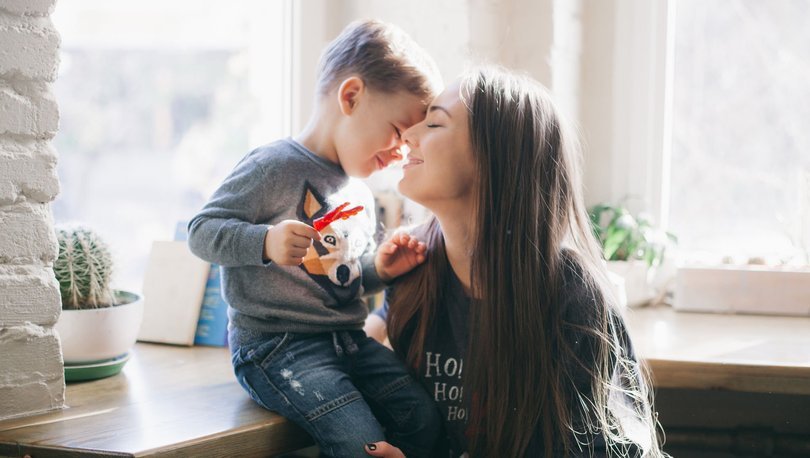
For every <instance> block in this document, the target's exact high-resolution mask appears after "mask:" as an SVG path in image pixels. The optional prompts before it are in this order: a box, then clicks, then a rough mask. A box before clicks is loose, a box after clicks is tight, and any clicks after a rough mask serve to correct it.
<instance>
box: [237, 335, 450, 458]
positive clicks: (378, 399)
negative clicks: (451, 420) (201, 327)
mask: <svg viewBox="0 0 810 458" xmlns="http://www.w3.org/2000/svg"><path fill="white" fill-rule="evenodd" d="M229 344H230V347H231V359H232V362H233V367H234V372H235V373H236V378H237V379H238V380H239V383H240V384H241V385H242V387H243V388H244V389H245V390H246V391H247V392H248V393H249V394H250V397H251V398H253V400H254V401H256V402H257V403H259V404H260V405H261V406H262V407H264V408H266V409H268V410H272V411H274V412H277V413H279V414H280V415H282V416H284V417H286V418H287V419H289V420H291V421H293V422H295V423H296V424H298V425H299V426H301V427H302V428H304V429H305V430H306V431H307V432H308V433H309V434H310V435H311V436H312V437H313V439H315V441H316V442H317V443H318V446H319V447H320V449H321V454H322V456H330V457H359V456H367V455H366V453H365V450H364V448H363V446H364V445H365V444H367V443H370V442H378V441H382V440H387V441H388V442H390V443H391V444H393V445H395V446H397V447H399V448H400V449H401V450H402V452H403V453H405V455H406V456H407V457H409V458H410V457H420V456H429V454H430V450H431V448H432V447H433V445H434V443H435V441H436V440H437V439H438V435H439V431H440V428H441V426H440V420H439V416H438V413H437V409H436V407H435V404H434V402H433V400H432V399H431V398H430V397H429V396H428V394H427V393H426V392H425V391H424V389H423V388H422V387H421V385H419V384H418V383H416V382H415V381H413V379H412V378H411V377H410V375H408V372H407V370H406V369H405V367H404V366H403V364H402V363H401V362H400V361H399V359H398V358H397V356H396V355H395V354H394V352H392V351H390V350H389V349H387V348H385V347H384V346H382V345H380V344H379V343H378V342H376V341H375V340H373V339H371V338H369V337H367V336H366V334H365V333H364V332H363V331H338V332H329V333H319V334H298V333H289V332H288V333H263V332H258V331H250V330H241V329H232V330H231V332H230V334H229Z"/></svg>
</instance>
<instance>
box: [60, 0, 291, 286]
mask: <svg viewBox="0 0 810 458" xmlns="http://www.w3.org/2000/svg"><path fill="white" fill-rule="evenodd" d="M289 17H290V13H289V4H288V2H269V1H264V0H234V1H232V2H221V1H215V0H182V1H181V0H171V1H165V0H139V1H137V2H109V1H104V0H74V1H70V2H63V3H60V4H59V5H57V8H56V12H55V13H54V15H53V21H54V23H55V26H56V29H57V30H59V32H60V34H61V36H62V48H61V52H62V62H61V65H60V74H59V77H58V79H57V81H56V84H55V89H54V90H55V94H56V99H57V102H58V103H59V108H60V112H61V124H60V129H59V133H58V134H57V136H56V137H55V140H54V144H55V147H56V149H57V150H58V152H59V154H60V158H59V176H60V180H61V184H62V192H61V194H60V196H59V198H58V199H57V200H56V201H55V202H54V205H53V212H54V219H55V221H56V223H57V224H60V223H67V222H81V223H85V224H87V225H90V226H92V227H93V228H95V229H97V230H98V231H99V232H100V233H101V234H102V236H104V237H105V238H106V240H108V241H109V242H110V244H111V246H112V249H113V252H114V256H115V257H116V260H117V277H116V282H115V283H116V285H117V286H118V287H122V288H126V289H130V290H135V291H139V290H140V289H141V283H142V279H143V271H144V269H145V266H146V258H147V256H148V253H149V249H150V246H151V242H152V240H166V239H171V238H172V237H173V235H174V231H175V226H176V225H177V223H178V221H181V220H188V219H189V218H190V217H192V216H193V215H194V214H195V213H196V212H197V211H198V210H199V208H200V207H201V206H202V205H203V204H204V203H205V201H206V200H207V198H208V197H209V196H210V194H211V192H213V190H214V189H215V188H216V186H217V185H218V184H219V183H220V182H221V181H222V179H223V178H224V177H225V176H226V175H227V174H228V173H229V172H230V170H231V169H232V168H233V166H234V165H235V164H236V162H237V161H238V160H239V159H240V158H241V157H242V156H244V155H245V154H246V153H247V152H248V151H249V150H250V149H252V148H254V147H256V146H258V145H261V144H263V143H266V142H268V141H271V140H274V139H277V138H280V137H283V136H286V135H289V133H290V126H289V120H290V119H291V117H290V116H289V112H290V110H289V105H290V104H289V100H288V97H289V92H290V91H288V90H285V88H286V87H289V85H290V81H289V80H290V78H289V64H288V62H289V36H290V27H289V24H290V23H291V21H290V20H289Z"/></svg>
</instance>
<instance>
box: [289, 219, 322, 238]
mask: <svg viewBox="0 0 810 458" xmlns="http://www.w3.org/2000/svg"><path fill="white" fill-rule="evenodd" d="M292 228H293V231H292V232H293V234H295V235H300V236H302V237H306V238H308V239H310V240H320V239H321V234H320V232H318V231H316V230H315V228H314V227H312V226H310V225H309V224H305V223H302V222H300V221H299V222H297V224H295V225H294V226H293V227H292Z"/></svg>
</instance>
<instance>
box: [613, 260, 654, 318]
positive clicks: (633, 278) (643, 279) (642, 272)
mask: <svg viewBox="0 0 810 458" xmlns="http://www.w3.org/2000/svg"><path fill="white" fill-rule="evenodd" d="M607 269H608V271H609V272H612V273H614V274H616V275H618V276H620V277H622V278H623V279H624V293H625V295H626V296H627V306H628V307H638V306H640V305H643V304H645V303H646V302H648V301H650V300H651V299H653V298H654V297H655V291H654V290H653V288H652V286H651V285H650V281H649V272H650V269H649V267H648V266H647V263H646V262H644V261H641V260H632V261H608V262H607Z"/></svg>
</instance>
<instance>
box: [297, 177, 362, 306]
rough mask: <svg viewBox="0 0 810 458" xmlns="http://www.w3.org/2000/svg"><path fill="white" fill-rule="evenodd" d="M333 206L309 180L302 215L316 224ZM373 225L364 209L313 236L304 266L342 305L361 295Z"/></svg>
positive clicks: (305, 189) (300, 207)
mask: <svg viewBox="0 0 810 458" xmlns="http://www.w3.org/2000/svg"><path fill="white" fill-rule="evenodd" d="M330 209H331V207H330V205H329V202H328V200H327V199H326V198H324V197H323V196H321V195H320V194H319V193H318V192H317V191H316V190H315V189H314V188H312V187H311V186H310V185H309V183H306V184H305V186H304V195H303V197H302V199H301V204H300V205H299V209H298V210H299V211H298V213H299V214H298V217H299V219H300V220H301V221H303V222H305V223H307V224H309V225H312V224H313V221H315V220H316V219H318V218H320V217H321V216H323V215H325V214H326V213H327V212H329V210H330ZM370 226H371V224H370V222H369V220H368V216H367V215H365V213H363V212H361V213H360V214H358V215H356V216H354V217H352V218H349V219H346V220H338V221H334V222H332V223H331V224H329V225H328V226H326V227H325V228H323V229H322V230H321V231H320V233H321V240H313V241H312V245H311V246H310V247H309V249H308V250H307V254H306V256H304V261H303V263H302V264H301V266H300V267H301V268H302V269H303V270H304V271H305V272H306V273H307V274H308V275H309V276H310V277H311V278H312V279H313V280H315V282H316V283H317V284H318V285H320V286H321V288H323V289H324V290H326V292H327V293H329V295H331V296H332V297H333V298H335V300H336V301H337V305H338V306H340V305H344V304H346V303H347V302H349V301H351V300H353V299H354V298H355V297H357V293H358V290H359V289H360V285H361V283H362V277H361V271H362V267H361V265H360V256H361V255H362V254H363V252H364V251H365V250H366V248H367V246H368V243H369V242H368V240H369V239H370V238H371V235H370V234H369V227H370Z"/></svg>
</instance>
